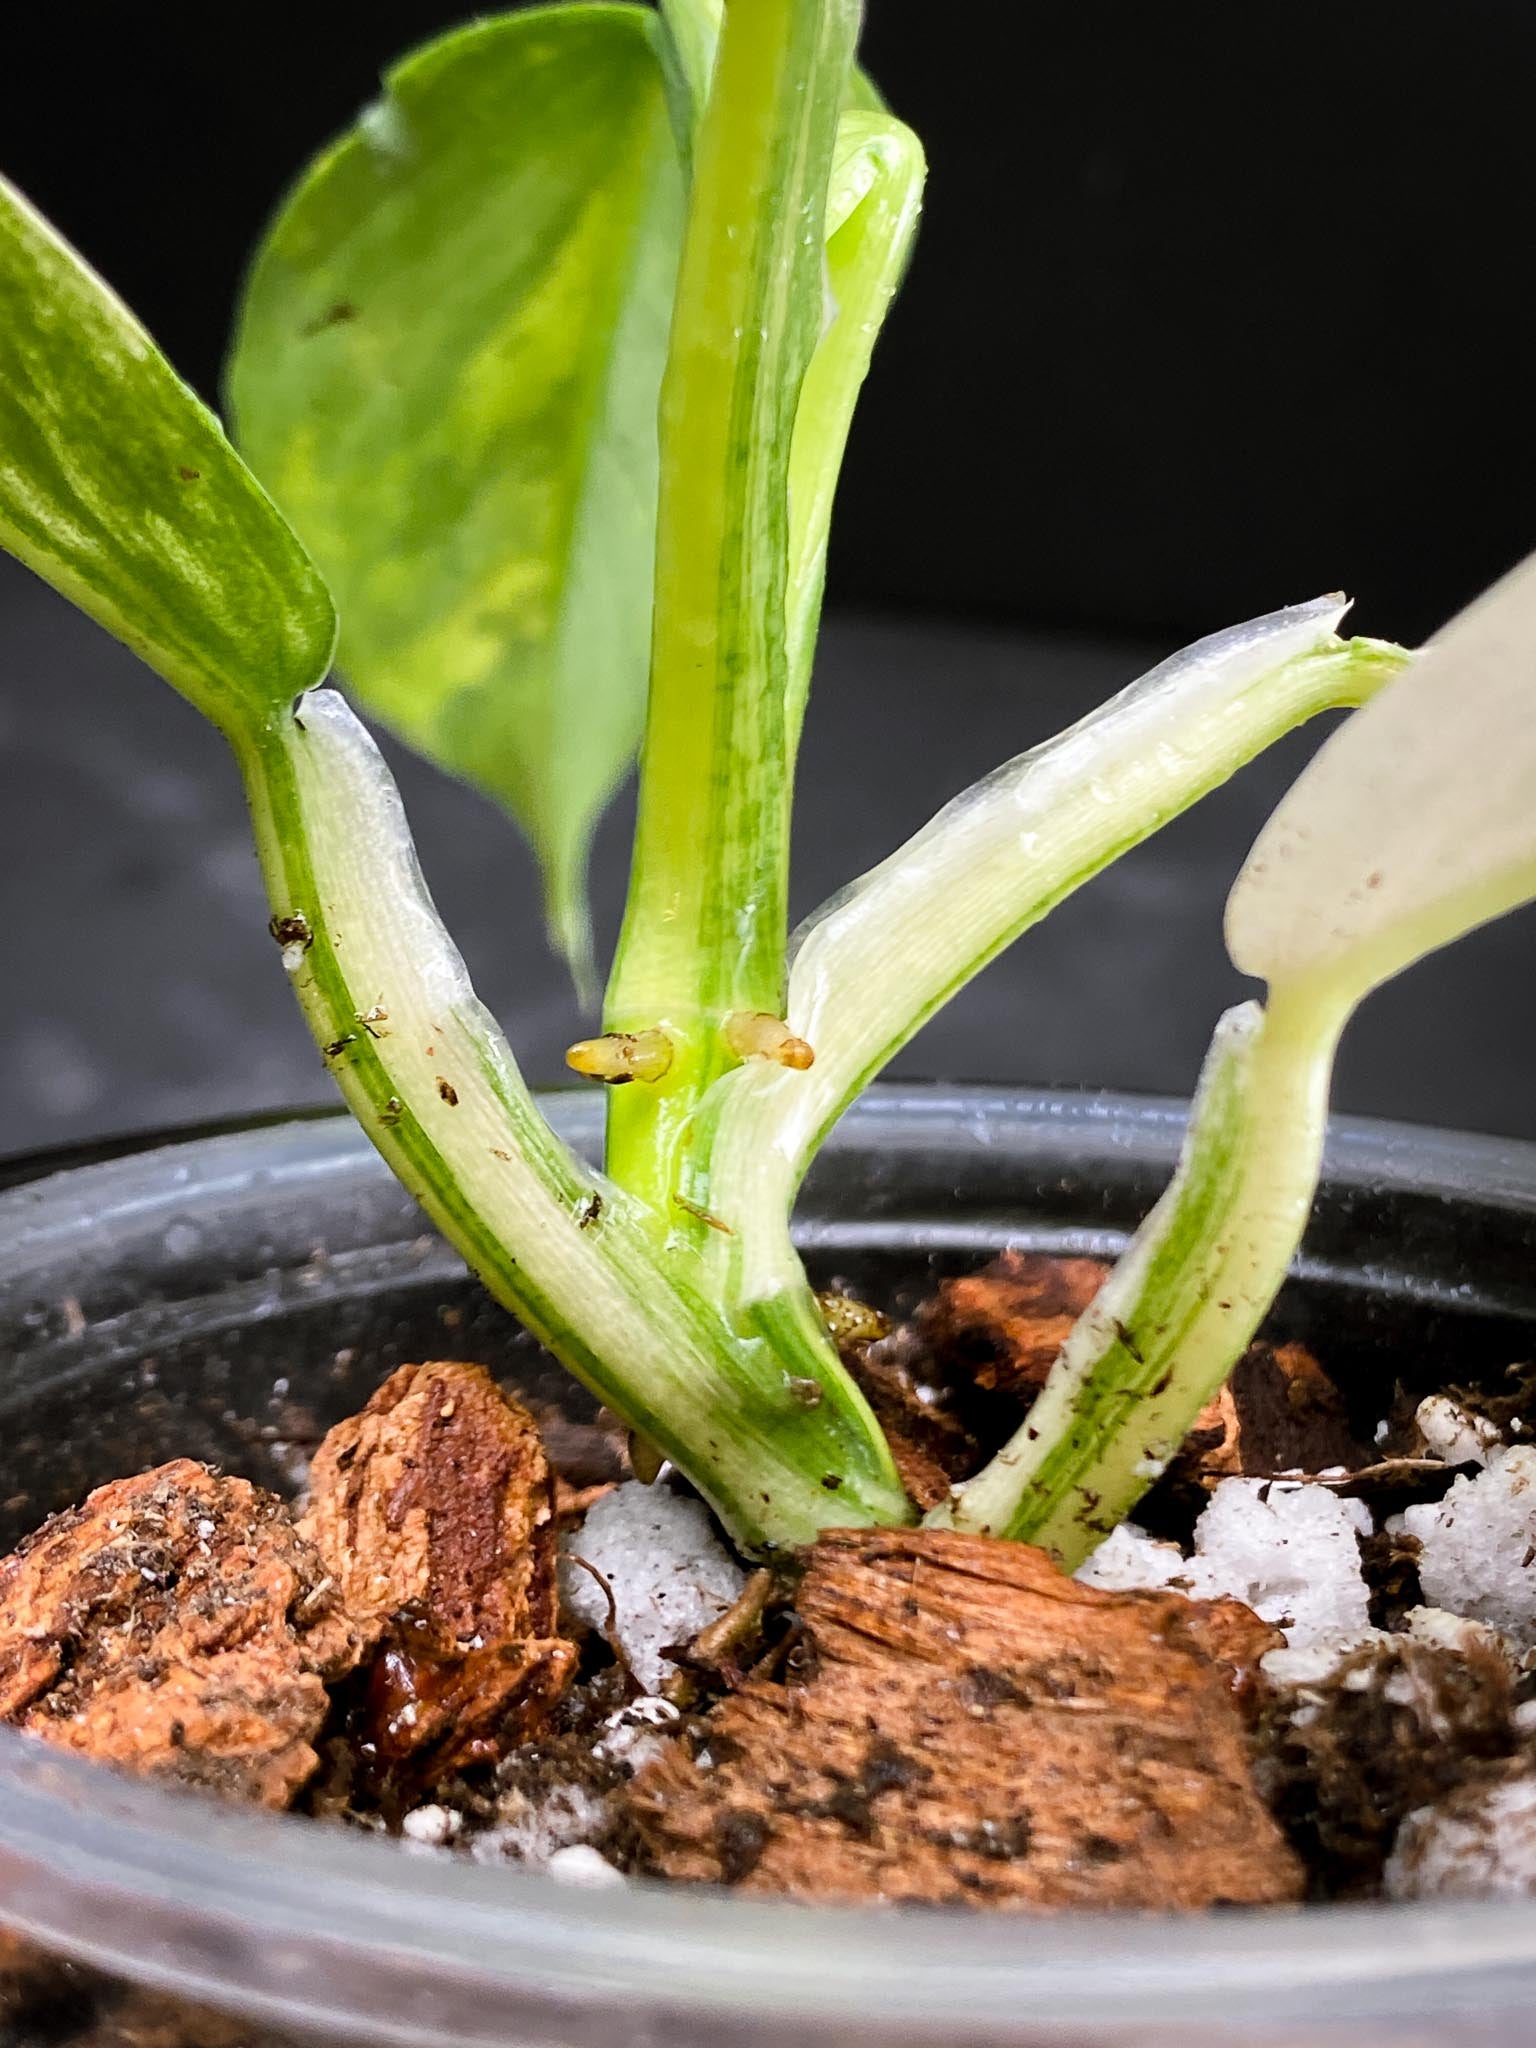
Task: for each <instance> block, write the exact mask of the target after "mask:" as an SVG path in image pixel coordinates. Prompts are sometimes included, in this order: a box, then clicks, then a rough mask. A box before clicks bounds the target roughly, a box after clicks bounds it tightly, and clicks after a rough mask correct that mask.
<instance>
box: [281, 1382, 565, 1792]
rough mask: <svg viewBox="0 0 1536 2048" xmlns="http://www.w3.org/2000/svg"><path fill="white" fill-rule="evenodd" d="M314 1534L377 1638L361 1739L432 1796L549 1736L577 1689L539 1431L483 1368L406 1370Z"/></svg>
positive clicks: (367, 1423) (347, 1446) (381, 1403)
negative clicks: (545, 1727) (555, 1710)
mask: <svg viewBox="0 0 1536 2048" xmlns="http://www.w3.org/2000/svg"><path fill="white" fill-rule="evenodd" d="M310 1484H311V1493H310V1505H309V1507H308V1509H307V1510H306V1512H305V1515H304V1518H303V1521H302V1523H301V1524H300V1526H301V1528H302V1529H303V1530H304V1532H305V1534H306V1535H307V1536H308V1537H309V1538H310V1540H311V1541H312V1542H313V1543H314V1544H315V1546H316V1547H317V1549H318V1550H319V1551H320V1553H321V1555H322V1556H323V1557H324V1558H325V1560H326V1562H327V1564H328V1565H329V1566H330V1568H331V1569H332V1570H333V1571H334V1572H335V1574H336V1576H337V1579H338V1581H339V1582H340V1585H341V1589H342V1597H343V1599H344V1600H345V1602H346V1606H347V1610H348V1612H349V1613H350V1614H351V1615H352V1616H353V1617H354V1619H355V1620H356V1621H357V1622H358V1624H359V1626H360V1627H361V1628H362V1629H363V1630H364V1632H365V1634H366V1636H367V1639H368V1642H369V1646H370V1648H371V1649H372V1650H373V1653H374V1654H373V1660H372V1663H371V1665H370V1667H369V1671H368V1677H367V1683H366V1691H365V1697H364V1701H363V1706H362V1709H361V1726H360V1727H359V1729H358V1734H359V1737H360V1739H361V1741H362V1742H363V1743H364V1744H371V1745H372V1749H373V1752H374V1753H375V1754H376V1756H377V1758H378V1760H379V1762H380V1763H381V1764H382V1765H384V1766H387V1767H390V1768H399V1767H401V1766H404V1765H406V1764H409V1766H410V1772H411V1775H412V1777H413V1778H414V1779H415V1780H416V1781H417V1782H418V1783H419V1784H423V1785H430V1784H431V1783H433V1782H435V1781H436V1780H438V1779H440V1778H442V1777H443V1776H445V1775H446V1774H448V1773H449V1772H451V1771H454V1770H457V1769H460V1768H462V1767H463V1766H465V1765H466V1764H472V1763H484V1762H492V1761H494V1760H495V1759H496V1758H498V1757H499V1756H501V1755H502V1754H503V1753H504V1751H505V1750H506V1749H508V1748H509V1747H511V1746H512V1745H513V1744H514V1743H517V1742H521V1741H526V1740H527V1739H528V1738H529V1737H530V1736H531V1735H533V1734H534V1733H535V1732H536V1731H537V1729H538V1726H539V1724H540V1722H541V1721H542V1720H543V1719H544V1717H545V1715H546V1714H547V1713H548V1712H549V1709H550V1708H551V1707H552V1706H553V1705H554V1703H555V1701H556V1700H557V1699H558V1698H559V1697H560V1694H561V1693H562V1692H563V1691H564V1689H565V1687H566V1684H567V1683H568V1681H569V1679H570V1676H571V1672H572V1669H573V1667H574V1665H575V1661H576V1650H575V1646H574V1645H573V1644H571V1643H569V1642H566V1641H565V1640H564V1639H563V1638H562V1637H561V1636H560V1635H559V1633H558V1621H557V1615H558V1598H557V1591H556V1581H555V1539H556V1522H555V1511H554V1509H555V1496H554V1481H553V1479H552V1477H551V1474H550V1469H549V1462H548V1459H547V1458H546V1457H545V1454H544V1447H543V1444H542V1443H541V1441H540V1439H539V1432H538V1429H537V1427H536V1425H535V1423H534V1420H533V1418H532V1416H531V1415H529V1413H528V1412H527V1410H526V1409H524V1408H522V1407H520V1406H519V1405H518V1404H517V1403H516V1402H514V1401H512V1400H510V1399H509V1398H508V1397H507V1396H506V1395H505V1394H503V1393H502V1392H501V1390H500V1389H499V1388H498V1387H497V1386H496V1384H495V1382H494V1381H493V1380H492V1379H491V1377H490V1375H489V1374H488V1373H486V1372H485V1371H484V1370H483V1369H482V1368H481V1367H480V1366H478V1365H459V1364H451V1363H435V1364H428V1365H404V1366H401V1368H400V1370H399V1371H398V1372H396V1373H395V1374H393V1375H392V1377H391V1378H390V1379H388V1380H386V1381H385V1383H384V1385H383V1386H382V1387H380V1389H379V1390H378V1392H377V1393H376V1394H375V1395H374V1397H373V1399H372V1400H371V1401H370V1402H369V1403H368V1405H367V1407H366V1408H364V1409H363V1411H362V1413H361V1414H360V1415H356V1416H353V1417H352V1418H351V1419H350V1420H348V1421H346V1422H342V1423H339V1424H338V1425H337V1426H336V1428H335V1429H333V1430H332V1431H331V1433H330V1435H329V1436H328V1437H327V1438H326V1439H325V1441H324V1443H323V1444H322V1445H321V1446H320V1449H319V1451H318V1453H317V1454H316V1457H315V1461H314V1466H313V1469H312V1473H311V1482H310Z"/></svg>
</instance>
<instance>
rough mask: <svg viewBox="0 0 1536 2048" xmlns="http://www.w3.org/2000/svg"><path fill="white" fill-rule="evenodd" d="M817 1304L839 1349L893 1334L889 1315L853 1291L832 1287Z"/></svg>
mask: <svg viewBox="0 0 1536 2048" xmlns="http://www.w3.org/2000/svg"><path fill="white" fill-rule="evenodd" d="M816 1306H817V1307H818V1308H819V1309H820V1310H821V1320H822V1321H823V1322H824V1323H825V1324H826V1326H827V1335H828V1336H829V1337H830V1338H831V1339H832V1342H833V1343H834V1344H836V1345H837V1346H838V1348H839V1350H841V1349H842V1347H843V1346H844V1345H848V1344H873V1343H874V1342H875V1341H876V1339H877V1338H880V1337H888V1336H889V1335H890V1333H891V1319H890V1317H889V1316H883V1315H882V1314H881V1313H880V1311H879V1309H877V1308H871V1307H870V1305H869V1303H868V1302H867V1301H858V1300H856V1299H855V1298H854V1296H853V1295H851V1294H842V1293H839V1292H837V1291H836V1290H835V1289H829V1290H828V1291H827V1292H826V1293H823V1294H818V1295H817V1297H816Z"/></svg>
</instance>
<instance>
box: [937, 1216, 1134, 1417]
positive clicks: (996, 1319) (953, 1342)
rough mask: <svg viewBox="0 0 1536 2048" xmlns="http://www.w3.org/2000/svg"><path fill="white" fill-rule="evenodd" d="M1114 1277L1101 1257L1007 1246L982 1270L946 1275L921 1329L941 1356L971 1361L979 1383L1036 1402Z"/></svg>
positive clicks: (969, 1364) (969, 1366)
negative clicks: (1079, 1325) (1086, 1311)
mask: <svg viewBox="0 0 1536 2048" xmlns="http://www.w3.org/2000/svg"><path fill="white" fill-rule="evenodd" d="M1108 1276H1109V1267H1108V1266H1107V1265H1106V1264H1105V1263H1104V1261H1103V1260H1102V1259H1077V1258H1058V1257H1056V1256H1055V1255H1054V1254H1053V1253H1050V1252H1019V1251H1006V1252H1002V1253H1000V1254H999V1256H998V1257H997V1258H995V1259H994V1260H993V1261H992V1263H991V1264H990V1265H988V1266H984V1267H983V1268H982V1270H981V1271H980V1272H979V1273H967V1274H966V1275H964V1277H963V1278H961V1279H958V1280H942V1281H940V1283H939V1286H938V1289H937V1291H936V1293H935V1294H934V1297H933V1299H932V1300H931V1301H930V1302H928V1303H927V1304H925V1306H924V1307H923V1308H922V1309H921V1310H919V1312H918V1318H917V1320H918V1327H919V1329H920V1330H921V1332H922V1334H923V1336H924V1337H925V1338H926V1339H927V1341H928V1343H929V1344H930V1345H931V1346H932V1348H933V1350H934V1351H935V1352H936V1353H937V1354H938V1355H939V1356H940V1357H942V1358H944V1359H945V1360H946V1361H950V1362H952V1363H954V1364H961V1363H964V1365H965V1366H966V1367H967V1369H968V1375H969V1377H970V1378H972V1379H973V1380H974V1382H975V1384H976V1385H977V1386H978V1387H983V1388H985V1389H986V1390H987V1391H988V1392H989V1393H991V1392H996V1393H1005V1394H1015V1395H1017V1396H1019V1397H1020V1398H1021V1399H1023V1400H1032V1399H1033V1398H1034V1396H1035V1395H1036V1394H1038V1393H1039V1391H1040V1389H1041V1388H1042V1387H1043V1386H1044V1385H1045V1382H1046V1377H1047V1375H1048V1374H1049V1372H1050V1370H1051V1367H1052V1366H1053V1365H1054V1364H1055V1363H1056V1354H1057V1353H1058V1352H1059V1351H1060V1349H1061V1347H1062V1345H1063V1344H1065V1343H1066V1341H1067V1338H1068V1337H1069V1336H1070V1335H1071V1332H1072V1325H1073V1324H1074V1323H1075V1322H1076V1321H1077V1319H1078V1317H1079V1316H1080V1315H1081V1314H1082V1312H1083V1310H1084V1309H1085V1308H1086V1307H1087V1306H1088V1304H1089V1302H1090V1301H1092V1299H1093V1297H1094V1296H1095V1295H1096V1294H1097V1293H1098V1291H1099V1289H1100V1288H1101V1287H1102V1286H1103V1284H1104V1282H1105V1280H1106V1279H1107V1278H1108Z"/></svg>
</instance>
